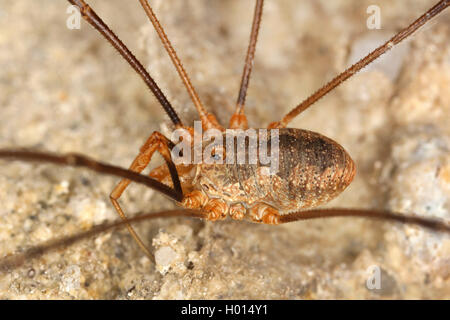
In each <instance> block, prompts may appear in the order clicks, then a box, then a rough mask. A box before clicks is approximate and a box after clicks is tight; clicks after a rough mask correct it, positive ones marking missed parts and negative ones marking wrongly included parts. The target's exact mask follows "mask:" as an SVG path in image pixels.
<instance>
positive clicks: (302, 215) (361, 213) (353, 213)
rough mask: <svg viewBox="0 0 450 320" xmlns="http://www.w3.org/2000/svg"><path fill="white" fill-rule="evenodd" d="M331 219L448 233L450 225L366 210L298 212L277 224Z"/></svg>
mask: <svg viewBox="0 0 450 320" xmlns="http://www.w3.org/2000/svg"><path fill="white" fill-rule="evenodd" d="M332 217H360V218H373V219H380V220H388V221H395V222H400V223H404V224H413V225H417V226H420V227H424V228H427V229H430V230H433V231H439V232H446V233H450V225H448V224H445V223H444V222H442V221H439V220H435V219H428V218H422V217H417V216H410V215H408V216H407V215H404V214H400V213H393V212H389V211H380V210H366V209H313V210H306V211H299V212H294V213H290V214H285V215H279V217H278V223H287V222H293V221H298V220H310V219H317V218H332Z"/></svg>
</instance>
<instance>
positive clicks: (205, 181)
mask: <svg viewBox="0 0 450 320" xmlns="http://www.w3.org/2000/svg"><path fill="white" fill-rule="evenodd" d="M68 1H69V2H70V3H71V4H72V5H74V6H76V7H77V8H78V9H79V10H80V12H81V14H82V17H83V18H84V19H85V20H86V21H87V22H88V23H89V24H91V25H92V26H93V27H94V28H95V29H96V30H97V31H99V32H100V33H101V34H102V35H103V37H104V38H105V39H106V40H107V41H109V42H110V43H111V44H112V46H113V47H114V48H115V49H116V50H117V51H118V52H119V53H120V55H121V56H122V57H123V58H124V60H126V61H127V62H128V63H129V64H130V66H131V67H132V68H133V69H134V70H135V71H136V73H137V74H138V75H139V76H141V78H142V79H143V81H144V82H145V84H146V85H147V87H148V88H149V89H150V91H151V92H152V93H153V94H154V96H155V97H156V99H157V100H158V102H159V103H160V105H161V106H162V107H163V109H164V110H165V112H166V113H167V115H168V116H169V118H170V120H171V121H172V123H173V125H174V126H175V128H177V129H186V130H187V131H188V132H189V134H190V135H191V136H193V134H194V128H192V127H189V126H185V125H184V124H183V123H182V121H181V119H180V118H179V117H178V115H177V113H176V111H175V110H174V109H173V107H172V105H171V104H170V102H169V101H168V100H167V98H166V96H165V95H164V93H163V92H162V91H161V89H160V88H159V87H158V85H157V84H156V82H155V81H154V80H153V78H152V77H151V76H150V74H149V73H148V72H147V71H146V69H145V68H144V67H143V65H142V64H141V63H140V62H139V61H138V59H137V58H136V57H135V56H134V55H133V53H131V52H130V50H129V49H128V48H127V47H126V45H125V44H124V43H123V42H122V41H121V40H120V39H119V38H118V37H117V36H116V35H115V33H114V32H113V31H112V30H111V29H110V28H109V27H108V26H107V25H106V23H105V22H103V20H102V19H101V18H100V17H99V16H98V15H97V14H96V13H95V11H94V10H93V9H92V8H91V7H90V6H89V5H88V4H87V3H86V2H85V1H83V0H68ZM139 2H140V4H141V5H142V8H143V9H144V11H145V13H146V14H147V16H148V18H149V19H150V21H151V23H152V24H153V26H154V28H155V30H156V32H157V34H158V36H159V38H160V40H161V42H162V44H163V46H164V48H165V49H166V51H167V53H168V54H169V57H170V59H171V60H172V63H173V65H174V67H175V69H176V70H177V72H178V74H179V76H180V79H181V80H182V82H183V84H184V86H185V87H186V90H187V91H188V93H189V96H190V97H191V99H192V102H193V104H194V106H195V108H196V110H197V112H198V114H199V117H200V120H201V124H202V128H203V129H205V130H207V129H217V130H220V131H221V132H223V133H224V134H225V129H224V127H222V126H221V125H220V124H219V122H218V121H217V119H216V117H215V116H214V115H212V114H211V113H208V112H207V111H206V110H205V108H204V106H203V103H202V102H201V100H200V98H199V96H198V94H197V92H196V90H195V89H194V86H193V85H192V83H191V80H190V79H189V76H188V75H187V73H186V71H185V69H184V68H183V65H182V63H181V61H180V59H179V58H178V56H177V54H176V52H175V50H174V49H173V47H172V45H171V43H170V41H169V39H168V37H167V35H166V34H165V32H164V29H163V27H162V26H161V24H160V23H159V21H158V19H157V18H156V15H155V14H154V12H153V10H152V8H151V6H150V4H149V2H148V1H147V0H139ZM263 4H264V1H263V0H256V5H255V10H254V15H253V23H252V28H251V34H250V42H249V45H248V50H247V55H246V59H245V63H244V70H243V73H242V79H241V85H240V89H239V94H238V98H237V101H236V108H235V112H234V114H233V115H232V117H231V119H230V122H229V128H230V129H233V130H245V129H248V121H247V118H246V116H245V113H244V107H245V99H246V93H247V89H248V86H249V81H250V75H251V71H252V66H253V61H254V57H255V50H256V43H257V39H258V32H259V29H260V25H261V20H262V13H263ZM449 5H450V1H449V0H441V1H439V2H438V3H437V4H436V5H435V6H433V7H432V8H431V9H429V10H428V11H427V12H426V13H425V14H423V15H422V16H420V17H419V18H418V19H417V20H415V21H414V22H413V23H412V24H411V25H409V26H408V27H406V28H405V29H403V30H402V31H400V32H399V33H397V34H396V35H395V36H393V37H392V38H391V39H390V40H388V41H387V42H386V43H384V44H383V45H381V46H380V47H378V48H377V49H375V50H374V51H372V52H371V53H369V54H368V55H367V56H366V57H364V58H363V59H361V60H360V61H358V62H357V63H355V64H354V65H352V66H351V67H349V68H348V69H347V70H345V71H344V72H342V73H341V74H339V75H338V76H336V77H335V78H334V79H332V80H331V81H330V82H328V83H327V84H326V85H324V86H323V87H322V88H320V89H319V90H317V91H316V92H315V93H313V94H312V95H311V96H310V97H308V98H307V99H306V100H304V101H303V102H301V103H300V104H299V105H298V106H296V107H295V108H294V109H292V110H291V111H290V112H289V113H288V114H287V115H285V116H284V117H283V118H281V119H280V120H279V121H276V122H272V123H271V124H270V125H269V127H268V128H269V129H277V130H279V132H280V146H279V148H280V150H279V163H280V164H279V165H280V170H279V172H278V173H277V174H275V175H270V176H269V177H267V175H265V174H263V172H264V171H265V169H266V168H265V167H264V165H263V164H261V163H260V162H258V163H257V164H216V163H213V164H202V163H200V164H187V165H186V164H180V165H176V164H175V163H174V162H173V161H172V158H171V152H170V151H171V150H172V149H173V147H174V146H175V144H174V142H172V141H171V140H170V139H168V138H166V137H165V136H164V135H163V134H161V133H159V132H156V131H155V132H153V133H152V134H151V135H150V137H149V138H148V139H147V141H146V142H145V143H144V145H143V146H142V147H141V149H140V152H139V154H138V155H137V157H136V158H135V160H134V161H133V163H132V164H131V166H130V168H129V169H128V170H127V169H123V168H120V167H117V166H113V165H110V164H105V163H102V162H99V161H96V160H93V159H90V158H88V157H86V156H84V155H79V154H67V155H56V154H51V153H47V152H39V151H31V150H24V149H0V158H4V159H13V160H14V159H15V160H21V161H32V162H45V163H53V164H56V165H61V166H72V167H84V168H87V169H90V170H92V171H95V172H98V173H103V174H107V175H112V176H117V177H121V178H122V180H121V181H120V182H119V184H118V185H117V186H116V188H115V189H114V190H113V191H112V193H111V195H110V198H111V202H112V204H113V206H114V207H115V209H116V210H117V212H118V214H119V216H120V217H121V219H122V221H120V222H115V223H112V224H104V225H100V226H97V227H94V228H93V229H92V230H90V231H88V232H84V233H80V234H77V235H74V236H71V237H67V238H63V239H56V240H53V241H50V242H47V243H45V244H42V245H39V246H36V247H33V248H31V249H30V250H28V251H26V252H24V253H21V254H17V255H12V256H7V257H5V258H3V259H2V260H0V269H3V270H5V269H9V268H13V267H17V266H19V265H21V264H22V263H23V262H24V261H26V260H27V259H31V258H35V257H38V256H40V255H41V254H43V253H44V252H47V251H49V250H52V249H55V248H58V247H62V246H67V245H69V244H72V243H74V242H75V241H78V240H81V239H84V238H86V237H90V236H92V235H95V234H98V233H100V232H103V231H106V230H110V229H113V228H117V227H120V226H126V227H127V228H128V230H129V232H130V233H131V235H132V236H133V238H134V239H135V240H136V242H137V243H138V245H139V246H140V247H141V249H142V250H143V251H144V252H145V254H146V255H147V256H148V257H149V258H150V259H151V260H152V261H154V257H153V254H152V253H151V252H150V250H149V249H148V248H147V246H146V245H145V244H144V242H143V241H142V240H141V239H140V237H139V236H138V235H137V233H136V232H135V231H134V229H133V227H132V226H131V223H133V222H138V221H142V220H147V219H156V218H163V217H164V218H165V217H196V218H203V219H207V220H211V221H215V220H219V219H224V218H226V217H227V216H228V215H229V216H230V217H231V218H232V219H236V220H242V219H246V220H250V221H252V222H257V223H266V224H280V223H287V222H293V221H298V220H308V219H315V218H329V217H366V218H375V219H382V220H390V221H396V222H400V223H408V224H414V225H418V226H421V227H424V228H428V229H431V230H433V231H442V232H446V233H450V226H449V225H447V224H445V223H444V222H442V221H438V220H433V219H428V218H421V217H417V216H410V215H404V214H399V213H393V212H388V211H383V210H371V209H313V208H314V207H316V206H318V205H321V204H324V203H326V202H328V201H330V200H331V199H333V198H334V197H336V196H337V195H339V194H340V193H341V192H342V191H343V190H344V189H345V188H346V187H347V186H348V185H349V184H350V183H351V181H352V180H353V177H354V175H355V172H356V170H355V164H354V162H353V160H352V159H351V157H350V156H349V155H348V153H347V152H346V151H345V150H344V148H343V147H342V146H340V145H339V144H338V143H336V142H335V141H333V140H331V139H329V138H327V137H324V136H322V135H320V134H318V133H314V132H310V131H307V130H301V129H292V128H286V127H287V125H288V124H289V123H290V122H291V121H292V120H293V119H294V118H295V117H296V116H298V115H299V114H300V113H302V112H303V111H305V110H306V109H308V108H309V107H310V106H312V105H313V104H314V103H315V102H317V101H318V100H319V99H321V98H322V97H323V96H325V95H326V94H327V93H329V92H330V91H332V90H333V89H334V88H336V87H337V86H339V85H340V84H341V83H342V82H344V81H345V80H347V79H349V78H350V77H351V76H353V75H354V74H355V73H357V72H358V71H360V70H361V69H362V68H364V67H365V66H367V65H368V64H369V63H371V62H372V61H374V60H375V59H377V58H378V57H380V56H381V55H382V54H384V53H385V52H387V51H388V50H390V49H391V48H392V47H394V46H395V45H397V44H398V43H400V42H401V41H402V40H404V39H405V38H407V37H409V36H410V35H411V34H413V33H414V32H415V31H416V30H417V29H419V28H420V27H421V26H423V25H424V24H425V23H427V22H428V21H430V20H431V19H432V18H433V17H435V16H436V15H438V14H439V13H441V12H442V11H443V10H445V9H446V8H447V7H448V6H449ZM191 141H192V140H191ZM265 142H267V143H268V141H265ZM191 147H192V148H193V147H194V145H193V143H192V142H191ZM202 148H203V146H202ZM156 151H158V152H159V153H160V154H161V155H162V156H163V158H164V160H165V165H162V166H160V167H157V168H155V169H153V170H152V171H151V172H150V174H149V176H145V175H142V174H141V172H142V171H143V170H144V169H145V168H146V167H147V165H148V164H149V163H150V161H151V159H152V156H153V154H154V153H155V152H156ZM225 151H226V150H224V148H223V147H222V148H217V149H214V150H212V153H213V155H214V156H215V157H218V158H222V159H223V158H224V157H225V154H226V153H225ZM247 152H248V151H247ZM224 177H225V178H224ZM132 181H134V182H137V183H140V184H143V185H145V186H147V187H149V188H151V189H154V190H156V191H158V192H161V193H162V194H164V195H166V196H167V197H169V198H170V199H172V200H174V201H176V203H177V204H178V205H179V206H181V207H183V208H184V209H178V210H172V211H165V212H158V213H150V214H145V215H141V216H138V217H135V218H131V219H129V218H127V217H126V215H125V213H124V212H123V210H122V208H121V206H120V204H119V202H118V199H119V198H120V196H121V195H122V193H123V192H124V191H125V189H126V188H127V186H128V185H129V184H130V183H131V182H132Z"/></svg>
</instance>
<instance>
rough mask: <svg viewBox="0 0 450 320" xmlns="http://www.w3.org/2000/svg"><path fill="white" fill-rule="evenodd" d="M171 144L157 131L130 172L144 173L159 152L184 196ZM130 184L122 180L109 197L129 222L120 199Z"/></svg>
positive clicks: (176, 186) (150, 256) (145, 250)
mask: <svg viewBox="0 0 450 320" xmlns="http://www.w3.org/2000/svg"><path fill="white" fill-rule="evenodd" d="M170 143H171V142H170V141H169V140H168V139H167V138H166V137H165V136H163V135H162V134H161V133H159V132H156V131H155V132H153V133H152V134H151V135H150V137H149V138H148V139H147V141H146V142H145V144H144V145H143V146H142V147H141V150H140V152H139V154H138V155H137V157H136V158H135V159H134V161H133V163H132V164H131V166H130V170H131V171H135V172H139V173H140V172H142V171H143V170H144V169H145V168H146V167H147V165H148V164H149V163H150V160H151V159H152V156H153V154H154V153H155V151H158V152H159V153H160V154H161V155H162V156H163V158H164V160H165V161H166V163H167V165H168V166H169V170H170V172H171V175H172V182H173V185H174V189H175V190H176V191H177V192H179V193H181V194H182V190H181V184H180V180H179V177H178V174H176V168H175V165H174V164H173V161H172V159H171V156H170V148H169V145H170ZM171 168H172V169H171ZM130 183H131V181H130V180H128V179H122V180H121V181H120V182H119V184H118V185H117V186H116V187H115V188H114V190H113V191H112V192H111V194H110V196H109V197H110V199H111V202H112V204H113V206H114V208H116V211H117V213H118V214H119V216H120V217H121V218H122V219H123V220H124V221H126V220H127V217H126V215H125V213H124V212H123V210H122V208H121V207H120V204H119V201H118V199H119V198H120V196H121V195H122V193H123V192H124V191H125V189H126V188H127V187H128V185H129V184H130ZM126 227H127V228H128V231H129V232H130V234H131V235H132V236H133V238H134V240H136V242H137V244H138V245H139V246H140V247H141V249H142V250H143V251H144V252H145V254H146V255H147V256H148V257H149V258H150V259H151V260H152V261H153V262H154V257H153V255H152V254H151V253H150V250H149V249H148V248H147V246H146V245H145V244H144V242H143V241H142V240H141V238H140V237H139V236H138V235H137V233H136V231H135V230H134V229H133V227H132V226H131V224H129V223H127V224H126Z"/></svg>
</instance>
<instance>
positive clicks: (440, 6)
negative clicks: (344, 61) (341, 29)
mask: <svg viewBox="0 0 450 320" xmlns="http://www.w3.org/2000/svg"><path fill="white" fill-rule="evenodd" d="M448 6H450V0H441V1H439V2H438V3H437V4H436V5H435V6H434V7H432V8H431V9H430V10H428V11H427V12H426V13H425V14H423V15H422V16H421V17H420V18H418V19H417V20H416V21H414V22H413V23H412V24H411V25H410V26H408V27H407V28H405V29H403V30H402V31H400V32H399V33H397V34H396V35H395V36H394V37H392V38H391V39H390V40H389V41H387V42H386V43H385V44H383V45H382V46H380V47H378V48H377V49H375V50H374V51H372V52H371V53H369V54H368V55H367V56H366V57H364V58H363V59H361V60H359V61H358V62H357V63H355V64H354V65H352V66H351V67H350V68H348V69H347V70H345V71H344V72H342V73H341V74H339V75H338V76H337V77H335V78H334V79H333V80H331V81H330V82H328V83H327V84H326V85H325V86H323V87H322V88H320V89H319V90H317V91H316V92H314V93H313V94H312V95H311V96H309V97H308V98H307V99H306V100H304V101H303V102H302V103H300V104H299V105H298V106H297V107H295V108H294V109H293V110H291V111H290V112H289V113H288V114H287V115H286V116H284V118H282V119H281V120H280V121H279V122H273V123H271V124H270V125H269V128H285V127H286V126H287V125H288V123H289V122H291V121H292V120H293V119H294V118H295V117H296V116H298V115H299V114H300V113H302V112H303V111H305V110H306V109H308V108H309V107H310V106H312V105H313V104H314V103H316V102H317V101H318V100H319V99H321V98H322V97H323V96H325V95H326V94H327V93H328V92H330V91H331V90H333V89H334V88H336V87H337V86H339V85H340V84H341V83H342V82H344V81H345V80H347V79H348V78H350V77H351V76H353V75H354V74H355V73H357V72H358V71H360V70H361V69H362V68H364V67H365V66H367V65H368V64H369V63H371V62H372V61H374V60H375V59H377V58H378V57H379V56H381V55H382V54H384V53H385V52H387V51H389V50H390V49H392V47H394V46H395V45H397V44H398V43H400V42H401V41H402V40H404V39H406V38H407V37H409V36H410V35H411V34H413V33H414V32H415V31H416V30H417V29H419V28H420V27H421V26H423V25H424V24H425V23H427V22H428V21H429V20H431V19H432V18H433V17H435V16H436V15H438V14H439V13H440V12H442V11H443V10H445V9H446V8H447V7H448Z"/></svg>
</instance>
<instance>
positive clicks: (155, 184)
mask: <svg viewBox="0 0 450 320" xmlns="http://www.w3.org/2000/svg"><path fill="white" fill-rule="evenodd" d="M1 158H3V159H11V160H20V161H26V162H43V163H53V164H56V165H60V166H68V167H83V168H86V169H89V170H92V171H95V172H98V173H103V174H107V175H111V176H116V177H121V178H125V179H128V180H131V181H134V182H136V183H140V184H143V185H145V186H147V187H148V188H151V189H153V190H156V191H158V192H161V193H162V194H164V195H166V196H167V197H169V198H171V199H172V200H175V201H178V202H181V201H182V200H183V193H181V192H180V191H177V190H175V189H174V188H171V187H169V186H166V185H165V184H163V183H161V182H159V181H158V180H156V179H153V178H151V177H147V176H145V175H143V174H140V173H137V172H134V171H130V170H127V169H124V168H121V167H117V166H113V165H111V164H107V163H103V162H99V161H96V160H94V159H91V158H89V157H86V156H84V155H81V154H76V153H69V154H63V155H58V154H53V153H49V152H41V151H32V150H25V149H0V159H1ZM169 169H170V166H169ZM171 173H172V172H171ZM175 173H176V171H175ZM174 179H175V180H176V179H178V176H172V180H174ZM174 185H175V183H174Z"/></svg>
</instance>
